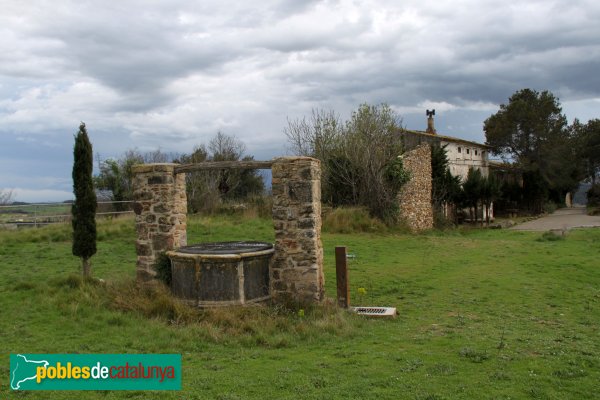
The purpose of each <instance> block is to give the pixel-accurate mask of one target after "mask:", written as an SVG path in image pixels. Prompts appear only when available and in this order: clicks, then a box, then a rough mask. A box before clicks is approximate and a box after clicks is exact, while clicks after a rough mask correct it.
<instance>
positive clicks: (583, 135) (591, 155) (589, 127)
mask: <svg viewBox="0 0 600 400" xmlns="http://www.w3.org/2000/svg"><path fill="white" fill-rule="evenodd" d="M570 129H571V131H572V135H573V136H574V137H575V140H576V141H577V148H578V151H577V155H578V158H579V159H580V160H581V162H582V170H583V177H584V178H586V179H589V180H590V181H591V182H592V184H595V183H596V179H597V177H598V175H599V174H600V119H592V120H590V121H588V122H587V123H586V124H582V123H580V122H579V121H578V120H575V121H573V124H572V125H571V127H570Z"/></svg>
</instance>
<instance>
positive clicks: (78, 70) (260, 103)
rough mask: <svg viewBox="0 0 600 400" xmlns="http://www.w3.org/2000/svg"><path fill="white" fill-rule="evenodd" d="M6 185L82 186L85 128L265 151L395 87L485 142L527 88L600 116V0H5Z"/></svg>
mask: <svg viewBox="0 0 600 400" xmlns="http://www.w3.org/2000/svg"><path fill="white" fill-rule="evenodd" d="M0 10H1V11H0V188H11V189H14V192H15V194H16V200H21V201H61V200H65V199H69V198H72V195H71V190H72V189H71V179H70V174H71V165H72V148H73V135H74V134H75V133H76V131H77V128H78V126H79V122H80V121H85V122H86V124H87V126H88V132H89V134H90V138H91V141H92V143H93V146H94V152H95V153H98V154H99V156H100V157H101V158H108V157H118V156H119V155H121V154H122V153H123V152H124V151H126V150H127V149H133V148H137V149H138V150H140V151H147V150H154V149H157V148H160V149H161V150H162V151H165V152H190V151H191V150H192V148H193V147H194V145H196V144H200V143H206V142H207V141H208V140H209V139H210V138H211V137H212V136H213V135H214V134H215V133H216V132H217V131H219V130H220V131H222V132H224V133H226V134H229V135H235V136H236V137H238V138H240V139H241V140H243V141H244V142H245V144H246V145H247V148H248V153H249V154H252V155H254V156H255V158H257V159H270V158H272V157H273V156H276V155H281V154H285V151H286V143H285V137H284V135H283V128H284V127H285V126H286V119H287V118H290V119H294V118H298V117H301V116H303V115H308V114H309V113H310V111H311V109H312V108H323V109H334V110H336V111H337V112H338V113H339V114H340V116H341V117H342V118H347V117H348V116H349V114H350V112H351V110H353V109H356V107H357V106H358V105H359V104H360V103H364V102H368V103H372V104H378V103H384V102H385V103H388V104H390V105H391V106H392V107H393V108H394V109H395V110H396V111H398V113H399V114H400V115H401V116H402V117H403V120H404V125H405V126H406V127H407V128H409V129H424V128H425V125H426V119H425V109H427V108H435V109H436V114H437V115H436V117H437V118H436V127H437V129H438V131H439V132H440V133H444V134H448V135H453V136H458V137H462V138H465V139H470V140H476V141H481V142H483V141H484V140H485V139H484V135H483V131H482V125H483V121H484V120H485V118H487V117H488V116H489V115H491V114H492V113H494V112H495V111H497V109H498V105H499V104H501V103H503V102H506V101H507V99H508V97H509V96H510V95H511V94H512V93H514V92H515V91H516V90H519V89H521V88H525V87H530V88H533V89H536V90H540V91H541V90H546V89H547V90H550V91H552V92H553V93H554V94H555V95H556V96H557V97H559V98H560V101H561V103H562V105H563V110H564V112H565V113H566V115H567V117H568V119H569V121H571V120H572V119H573V118H579V119H580V120H583V121H586V120H588V119H590V118H600V73H599V71H600V2H598V1H597V0H590V1H578V0H560V1H551V0H543V1H515V0H504V1H501V2H500V1H487V0H473V1H471V0H454V1H443V0H437V1H430V0H418V1H413V0H403V1H397V0H396V1H294V0H281V1H269V0H265V1H256V2H250V1H226V0H219V1H210V0H203V1H191V0H169V1H159V0H154V1H152V0H145V1H142V0H139V1H129V0H120V1H83V0H77V1H62V0H54V1H36V0H28V1H19V0H0Z"/></svg>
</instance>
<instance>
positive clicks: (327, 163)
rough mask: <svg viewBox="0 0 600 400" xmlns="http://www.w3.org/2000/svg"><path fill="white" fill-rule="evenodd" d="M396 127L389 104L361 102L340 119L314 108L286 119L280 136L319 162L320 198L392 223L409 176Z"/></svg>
mask: <svg viewBox="0 0 600 400" xmlns="http://www.w3.org/2000/svg"><path fill="white" fill-rule="evenodd" d="M400 125H401V119H400V118H399V116H398V115H397V114H396V113H395V112H394V111H393V110H392V109H391V108H390V107H389V106H388V105H386V104H381V105H379V106H372V105H368V104H362V105H360V106H359V107H358V109H357V110H356V111H354V112H353V113H352V115H351V117H350V119H349V120H347V121H345V123H342V122H341V121H340V119H339V117H338V116H337V114H336V113H335V112H333V111H328V112H326V111H313V113H312V116H311V118H310V119H308V120H307V119H305V118H303V119H301V120H295V121H288V127H287V128H286V129H285V134H286V136H287V137H288V141H289V142H290V144H291V148H292V150H293V151H294V152H296V154H299V155H307V156H311V157H315V158H318V159H319V160H321V167H322V172H323V174H322V181H321V184H322V198H323V201H325V202H328V203H330V204H332V205H334V206H336V205H342V204H348V205H359V206H364V207H366V208H368V209H369V212H370V213H371V215H373V216H376V217H379V218H381V219H383V220H385V221H387V222H389V223H391V222H393V221H394V220H395V219H396V217H397V212H398V204H397V202H398V200H397V196H398V192H399V190H400V188H401V187H402V185H404V183H406V181H407V180H408V178H409V177H408V174H407V172H406V171H405V170H404V168H403V164H402V158H401V157H400V156H401V154H402V147H401V141H400V137H399V133H398V132H399V129H398V128H399V127H400Z"/></svg>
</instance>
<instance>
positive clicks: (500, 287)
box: [0, 217, 600, 399]
mask: <svg viewBox="0 0 600 400" xmlns="http://www.w3.org/2000/svg"><path fill="white" fill-rule="evenodd" d="M69 229H70V228H69V226H68V225H62V226H52V227H47V228H41V229H36V230H33V229H32V230H23V231H18V232H0V260H2V262H1V266H0V272H1V273H0V301H1V303H0V305H1V310H2V318H1V319H0V346H1V353H2V356H1V358H0V385H1V389H0V393H1V394H2V398H15V399H16V398H28V399H38V398H39V399H48V398H59V399H81V398H92V399H113V398H132V399H146V398H156V399H159V398H160V399H297V398H300V399H349V398H350V399H366V398H379V399H594V398H598V388H599V387H600V386H599V382H600V331H599V327H600V261H599V260H600V230H598V229H596V230H593V229H588V230H577V231H572V232H570V233H569V234H568V235H567V237H566V238H565V239H564V240H556V241H552V240H544V239H542V235H541V234H539V233H527V232H513V231H505V230H467V231H449V232H445V233H439V232H434V233H430V234H424V235H416V236H411V235H404V234H399V233H395V234H394V233H389V234H385V235H378V234H331V233H327V234H324V235H323V244H324V248H325V279H326V291H327V294H328V296H330V297H334V296H335V264H334V247H335V246H336V245H345V246H348V251H349V253H352V254H354V255H355V258H353V259H351V261H350V283H351V288H352V289H351V293H352V296H353V298H352V301H353V303H354V304H357V303H362V305H380V306H395V307H397V308H398V311H399V315H398V317H397V318H396V319H393V320H377V319H364V318H362V317H357V316H353V315H349V314H348V313H346V312H344V311H340V310H335V309H333V308H332V307H327V306H324V307H321V308H317V309H314V310H306V313H305V316H303V317H302V316H300V315H298V313H295V312H286V311H285V310H281V309H277V308H248V309H243V310H218V311H214V312H208V313H200V312H197V311H195V310H187V309H185V308H182V307H180V306H177V304H173V303H171V302H169V300H168V299H167V296H166V295H165V293H164V291H161V290H159V289H156V290H155V291H144V290H141V289H138V288H136V287H135V286H134V285H133V284H132V283H131V281H132V280H133V278H134V275H135V271H134V269H135V267H134V265H135V247H134V242H135V234H134V231H133V223H132V221H131V220H120V221H114V222H112V223H111V222H103V223H102V224H101V227H100V241H99V243H98V248H99V251H98V254H97V255H96V256H95V257H94V258H93V266H94V275H95V276H96V277H99V278H103V279H105V280H106V281H107V284H106V285H99V284H91V283H86V284H82V283H81V282H80V281H79V280H78V279H76V278H74V277H73V276H72V274H73V273H76V272H77V271H78V266H79V262H78V260H77V259H76V258H74V257H72V256H71V247H70V241H69V240H70V239H69V238H70V230H69ZM188 236H189V240H188V241H189V242H190V243H193V242H198V241H213V240H231V239H232V238H235V239H240V240H242V239H258V240H271V241H272V239H273V230H272V227H271V225H270V221H269V220H261V219H245V218H235V217H211V218H192V219H191V220H190V221H189V225H188ZM358 288H364V289H365V290H366V294H363V295H362V297H361V296H360V295H358ZM17 352H20V353H74V352H79V353H180V354H182V363H183V390H182V391H181V392H172V393H169V392H26V393H20V392H11V391H10V390H9V386H8V383H9V354H10V353H17Z"/></svg>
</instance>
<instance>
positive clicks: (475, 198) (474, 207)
mask: <svg viewBox="0 0 600 400" xmlns="http://www.w3.org/2000/svg"><path fill="white" fill-rule="evenodd" d="M483 185H484V178H483V175H482V174H481V171H480V170H479V169H477V168H469V173H468V174H467V179H466V180H465V182H464V183H463V193H464V202H465V204H466V205H467V206H468V207H469V212H470V213H471V221H473V220H474V221H475V223H477V219H478V206H479V202H480V201H481V198H482V192H483Z"/></svg>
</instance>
